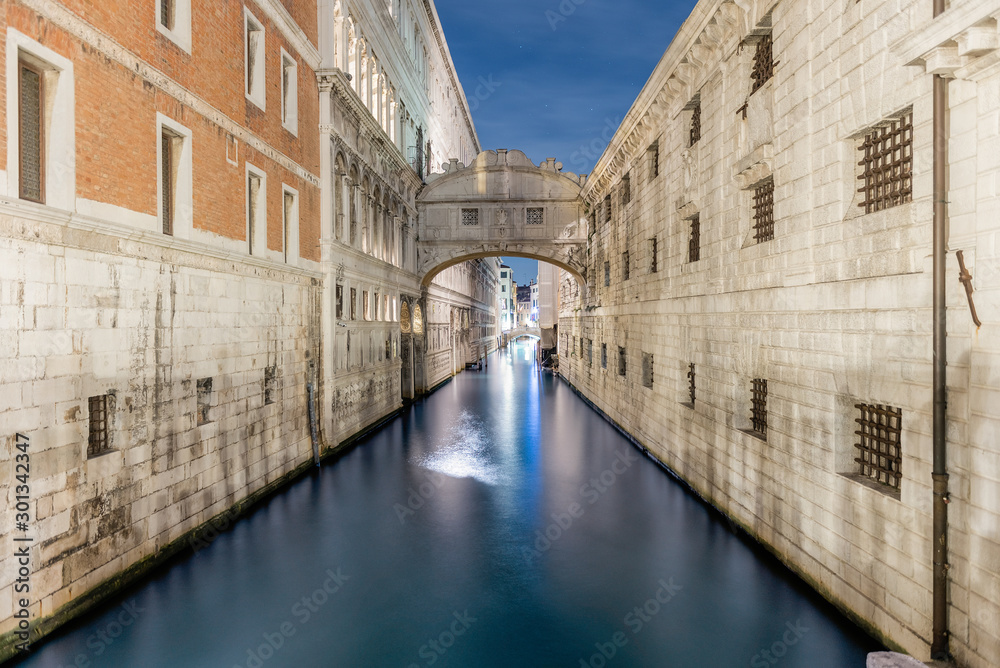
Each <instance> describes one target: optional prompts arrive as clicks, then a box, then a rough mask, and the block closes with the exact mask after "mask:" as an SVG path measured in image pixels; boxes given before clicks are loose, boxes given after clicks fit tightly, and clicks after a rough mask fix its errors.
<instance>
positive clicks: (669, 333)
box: [559, 0, 1000, 668]
mask: <svg viewBox="0 0 1000 668" xmlns="http://www.w3.org/2000/svg"><path fill="white" fill-rule="evenodd" d="M741 8H742V9H741ZM746 9H748V10H749V11H744V10H746ZM930 9H931V8H930V4H929V3H924V2H903V3H902V4H900V3H884V2H868V1H866V0H862V2H859V3H854V2H850V3H848V4H847V5H844V6H841V5H836V6H834V5H830V6H829V7H827V8H825V9H823V10H817V9H816V8H815V7H812V6H809V5H808V3H805V2H798V1H794V0H793V1H790V2H781V3H777V4H774V3H750V4H745V3H739V5H736V4H732V3H728V2H727V3H719V2H702V3H700V4H699V5H698V6H697V7H696V8H695V10H694V12H693V14H692V16H691V18H690V19H689V20H688V22H687V23H686V24H685V26H684V27H683V28H682V30H681V32H680V34H679V35H678V37H677V38H676V39H675V40H674V42H673V43H672V44H671V47H670V49H669V50H668V51H667V53H666V55H665V56H664V59H663V61H662V62H661V63H660V65H659V66H658V68H657V70H656V71H655V72H654V74H653V76H652V78H651V80H650V82H649V84H648V85H647V87H646V89H645V91H644V93H643V94H642V95H641V96H640V98H639V100H638V101H637V102H636V104H635V106H634V107H633V109H632V111H631V112H630V113H629V115H628V116H627V117H626V119H625V121H624V123H623V125H622V127H621V128H620V129H619V132H618V136H616V138H615V139H614V140H613V141H612V147H613V149H612V150H609V151H608V152H607V153H606V154H605V156H604V157H603V158H602V159H601V162H600V163H599V164H598V166H597V168H596V169H595V172H594V174H593V175H592V176H591V178H590V181H589V182H588V185H587V187H586V188H585V190H584V195H585V197H587V199H588V202H589V204H590V207H591V213H592V237H591V247H590V262H591V263H590V266H589V267H588V277H589V278H590V287H591V291H590V293H589V295H583V296H581V295H580V294H579V292H578V291H576V289H575V286H573V285H572V284H570V283H568V282H567V281H566V280H564V281H563V293H562V311H561V317H560V326H559V331H560V339H561V340H560V352H561V365H560V371H561V372H562V373H563V375H564V376H565V377H566V379H567V380H568V381H569V382H570V383H572V384H573V385H574V386H575V387H577V388H578V389H579V390H580V391H581V392H582V393H583V394H584V395H585V396H586V397H587V398H588V399H590V400H591V401H593V402H594V403H595V404H596V405H597V406H598V407H599V408H600V409H601V410H603V411H604V412H605V413H607V414H608V415H609V416H610V418H611V419H612V420H614V421H615V422H617V423H618V424H619V425H621V426H622V427H623V428H624V429H626V430H627V431H629V432H630V433H631V434H633V435H634V436H635V437H636V438H637V439H638V440H639V441H640V442H642V443H643V444H644V445H645V446H646V447H647V448H649V450H650V451H651V452H652V453H653V454H655V455H656V456H657V457H658V458H660V459H661V460H662V461H663V462H665V463H666V464H667V465H668V466H670V467H671V468H672V469H673V470H675V471H677V472H678V473H679V474H680V475H681V476H682V477H683V478H684V479H685V480H686V481H687V482H688V483H690V484H691V485H692V487H693V488H694V489H695V490H696V491H697V492H698V493H700V494H702V495H703V496H705V497H706V498H707V499H709V500H710V501H711V502H712V503H714V504H716V505H717V506H718V507H719V508H721V509H722V510H724V511H725V512H726V513H727V514H729V515H730V516H731V517H733V518H734V519H735V520H736V521H737V522H738V523H740V524H741V525H742V526H744V527H745V528H746V529H747V530H748V531H749V532H750V533H751V534H752V535H754V536H755V537H757V538H758V539H759V540H761V541H762V542H764V543H765V544H767V545H768V546H770V547H771V548H772V549H773V550H774V551H775V552H776V553H777V554H778V555H780V556H781V558H782V559H783V560H785V561H786V562H787V563H788V564H789V565H790V566H791V567H792V568H793V569H795V570H796V571H797V572H799V573H800V574H802V575H803V576H804V577H805V578H806V579H807V580H808V581H810V582H811V583H812V584H813V585H814V586H816V587H817V588H818V589H819V590H820V591H821V592H823V593H824V595H826V596H827V597H829V598H830V599H831V600H833V601H835V602H837V604H838V605H840V606H842V607H843V608H844V609H845V610H847V611H849V612H851V613H853V614H854V615H856V616H857V617H858V618H859V619H860V620H863V623H864V624H866V625H868V626H869V628H871V629H872V630H873V631H874V632H875V633H877V634H879V635H881V636H882V637H883V638H884V639H885V640H886V641H887V642H889V643H892V644H895V645H896V646H900V647H902V648H904V649H906V650H907V651H909V652H911V653H913V654H915V655H916V656H917V657H919V658H923V659H926V658H928V655H929V643H930V636H931V595H932V588H931V584H932V583H931V566H932V558H931V542H932V541H931V500H932V494H931V456H932V441H931V399H932V393H931V275H930V268H931V262H930V254H931V210H932V187H931V168H932V158H931V155H932V137H931V132H932V129H931V118H932V107H931V93H930V89H931V77H930V76H929V75H927V74H925V72H924V70H923V68H922V67H919V65H920V64H921V63H922V62H923V61H922V60H920V59H919V58H918V57H920V56H923V54H925V53H927V52H928V51H929V50H930V49H931V48H933V47H935V46H937V45H938V43H939V42H946V41H947V40H949V39H955V40H957V41H956V42H955V43H958V44H960V45H963V44H968V39H971V38H970V37H969V35H974V34H976V33H975V30H973V31H972V32H971V33H970V32H969V29H970V28H974V27H975V26H976V25H979V26H984V27H985V30H987V32H989V33H990V35H991V37H990V40H988V42H989V43H990V44H993V45H995V44H996V23H995V21H994V20H993V19H991V18H989V17H990V16H996V15H997V14H1000V6H998V5H997V4H996V3H971V2H969V3H953V4H952V5H951V8H950V9H949V10H948V12H946V14H945V15H944V16H942V17H941V18H940V19H937V20H936V22H937V23H936V25H937V28H936V29H935V26H934V25H932V24H934V23H935V21H932V19H931V16H930ZM990 31H991V32H990ZM765 33H771V34H772V36H773V59H774V61H777V63H778V64H777V66H776V67H775V70H774V76H773V77H772V78H771V79H770V80H769V81H767V82H766V83H765V84H764V85H763V87H761V88H760V89H759V90H757V91H756V92H753V93H752V94H751V78H750V70H751V67H752V61H753V57H754V54H755V41H756V40H757V39H759V35H762V34H765ZM962 48H965V47H962ZM967 53H968V54H969V55H966V56H965V59H964V60H962V59H956V60H955V61H954V62H955V63H957V65H956V69H955V70H953V71H952V74H954V76H956V77H957V78H956V80H955V81H953V82H952V83H951V84H950V100H949V106H950V119H949V124H948V131H949V135H950V139H949V144H948V148H949V160H950V167H949V188H950V193H949V198H948V199H949V202H950V204H949V216H950V240H949V247H950V251H952V252H950V253H949V256H948V267H947V274H948V294H947V299H948V306H949V309H948V322H949V337H950V338H949V353H948V354H949V370H948V392H949V397H948V405H949V408H948V410H949V422H948V449H949V472H950V474H951V481H950V491H951V504H950V505H949V513H950V520H951V526H950V534H949V540H950V555H949V561H950V564H951V568H950V571H949V578H950V593H949V600H950V607H949V617H950V621H949V624H950V633H951V648H952V651H953V653H954V654H955V656H956V657H957V659H958V661H959V663H960V664H961V665H967V666H976V667H982V668H985V667H986V666H995V665H998V664H1000V631H998V629H1000V625H998V623H997V620H998V619H1000V575H998V573H1000V570H998V567H997V564H998V563H1000V561H998V560H1000V450H998V446H997V443H998V439H997V435H998V434H1000V413H998V411H997V406H998V405H1000V379H998V377H997V373H996V369H998V368H1000V366H998V363H1000V358H998V355H997V349H998V341H1000V339H998V338H997V336H996V330H997V327H998V325H1000V291H998V289H997V287H996V285H997V281H996V280H995V279H996V277H997V276H998V274H1000V272H998V269H1000V257H998V246H997V243H996V240H997V238H998V236H1000V224H998V223H997V217H996V210H997V208H996V187H995V186H996V181H997V176H998V157H997V150H996V149H997V145H996V144H997V141H1000V140H998V139H997V123H998V118H1000V99H998V98H997V96H996V95H995V91H996V90H997V89H998V86H1000V68H998V66H997V58H996V51H995V50H991V49H984V50H977V51H967ZM914 60H916V64H917V65H918V66H917V67H913V66H907V65H908V64H909V63H911V62H914ZM699 104H700V115H701V118H700V133H701V136H700V138H699V139H697V141H695V142H694V144H693V145H692V142H691V126H692V116H693V115H694V109H695V107H696V106H698V105H699ZM911 109H912V114H913V156H914V158H913V163H912V169H913V181H912V183H913V196H912V201H911V202H908V203H904V204H900V205H898V206H893V207H891V208H888V209H886V210H884V211H878V212H874V213H868V214H865V213H864V210H863V209H862V208H860V207H859V206H858V205H859V203H860V202H861V196H860V195H859V194H858V192H857V190H858V188H859V186H860V181H859V180H858V176H859V174H860V167H859V166H858V164H857V163H858V161H859V159H860V157H861V156H863V153H862V152H860V151H859V150H858V148H859V145H860V143H861V142H862V141H863V138H864V136H865V135H866V134H867V133H869V132H870V131H871V130H872V129H873V128H876V127H879V126H881V125H883V124H885V123H886V122H887V121H889V120H891V119H894V118H898V117H899V115H900V114H902V113H903V112H905V111H908V110H911ZM656 148H658V150H659V161H658V164H657V163H656V162H654V160H653V156H654V150H655V149H656ZM654 165H655V166H657V167H658V171H657V170H656V169H655V168H654ZM626 176H628V178H627V179H626V178H625V177H626ZM768 179H770V180H771V181H772V182H773V184H774V225H775V226H774V239H773V240H771V241H763V242H761V243H757V241H756V239H755V238H754V229H753V212H754V209H753V201H752V195H753V193H754V189H755V187H756V186H759V185H761V184H763V183H766V182H767V180H768ZM626 182H627V183H628V185H627V186H626ZM626 190H630V192H628V193H627V192H626ZM606 196H610V199H609V200H607V202H608V203H610V207H611V213H610V216H608V215H607V205H606V200H605V197H606ZM695 216H698V218H699V224H700V230H699V232H700V244H699V254H700V258H699V259H697V260H692V259H691V257H690V255H689V252H690V243H691V237H692V220H693V219H694V217H695ZM653 239H655V240H656V242H655V249H656V251H655V252H656V262H655V267H656V268H655V270H654V269H653V266H654V263H653V252H654V250H653V249H654V243H653V241H652V240H653ZM959 249H961V250H964V253H965V259H966V263H967V264H968V265H969V268H970V270H971V272H972V273H973V275H974V276H975V279H974V281H973V285H974V287H975V289H976V292H975V294H974V299H975V300H976V304H977V306H978V310H979V316H980V318H981V319H982V322H983V326H982V327H981V328H979V329H977V328H976V327H975V325H974V324H973V323H972V319H971V317H970V311H969V306H968V303H967V300H966V296H965V292H964V289H963V286H962V285H961V284H960V283H959V282H958V280H957V277H958V275H959V267H958V264H957V261H956V256H955V253H954V251H956V250H959ZM626 252H627V253H628V256H627V258H626V256H625V253H626ZM625 262H628V270H627V278H626V268H625V266H624V265H625ZM605 263H607V269H605ZM606 271H607V282H608V285H607V286H606V285H605V272H606ZM564 277H565V275H564ZM602 346H606V367H605V366H602ZM620 352H621V354H622V355H623V357H624V364H623V367H622V368H621V372H622V373H619V354H620ZM690 364H694V365H695V385H696V390H695V395H696V396H695V400H694V403H693V404H692V403H690V401H691V398H690V392H689V378H688V371H689V369H690V367H689V365H690ZM644 367H646V368H644ZM649 370H651V371H652V374H651V378H650V377H649V376H647V374H645V373H644V372H645V371H649ZM755 378H760V379H765V380H767V382H768V395H767V404H766V411H767V436H766V440H763V439H761V438H758V437H757V436H755V435H753V434H751V433H749V432H750V430H751V427H752V425H751V381H752V380H753V379H755ZM859 402H864V403H877V404H885V405H889V406H893V407H896V408H900V409H901V410H902V435H901V443H902V465H901V470H902V481H901V484H900V488H899V490H898V491H895V490H892V489H890V488H888V487H887V486H885V485H879V484H876V483H873V482H865V481H864V480H863V479H862V478H861V476H859V475H857V472H858V468H857V464H856V463H855V461H854V458H855V457H856V453H857V451H856V449H855V447H854V444H855V443H856V442H857V441H856V436H855V430H856V429H857V425H856V424H855V422H854V421H855V418H857V417H858V414H859V411H858V409H856V408H855V404H857V403H859Z"/></svg>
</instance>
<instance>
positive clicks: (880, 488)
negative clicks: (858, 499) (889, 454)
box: [838, 473, 902, 501]
mask: <svg viewBox="0 0 1000 668" xmlns="http://www.w3.org/2000/svg"><path fill="white" fill-rule="evenodd" d="M838 475H840V476H841V477H843V478H847V479H848V480H851V481H853V482H856V483H858V484H860V485H862V486H864V487H867V488H868V489H870V490H872V491H875V492H878V493H879V494H882V495H883V496H887V497H889V498H890V499H895V500H896V501H900V500H901V497H902V493H901V491H900V490H899V489H896V488H895V487H890V486H889V485H885V484H883V483H880V482H876V481H874V480H872V479H871V478H869V477H868V476H864V475H861V474H860V473H840V474H838Z"/></svg>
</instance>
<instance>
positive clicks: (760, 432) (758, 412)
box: [750, 378, 767, 441]
mask: <svg viewBox="0 0 1000 668" xmlns="http://www.w3.org/2000/svg"><path fill="white" fill-rule="evenodd" d="M750 424H751V429H752V431H753V433H754V435H756V436H759V437H760V438H762V439H764V440H765V441H766V440H767V381H766V380H764V379H762V378H754V379H753V381H752V383H751V385H750Z"/></svg>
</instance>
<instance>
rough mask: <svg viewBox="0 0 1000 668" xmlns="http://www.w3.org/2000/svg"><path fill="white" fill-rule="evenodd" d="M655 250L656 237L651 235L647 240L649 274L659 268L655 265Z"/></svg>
mask: <svg viewBox="0 0 1000 668" xmlns="http://www.w3.org/2000/svg"><path fill="white" fill-rule="evenodd" d="M657 250H658V249H657V243H656V237H653V238H652V239H650V240H649V254H650V260H649V273H651V274H655V273H656V272H657V271H658V270H659V267H658V265H657V260H658V258H657Z"/></svg>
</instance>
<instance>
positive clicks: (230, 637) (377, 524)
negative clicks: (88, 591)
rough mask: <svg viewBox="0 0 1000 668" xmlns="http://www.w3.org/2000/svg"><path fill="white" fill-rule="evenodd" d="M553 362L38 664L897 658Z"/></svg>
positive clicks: (52, 646)
mask: <svg viewBox="0 0 1000 668" xmlns="http://www.w3.org/2000/svg"><path fill="white" fill-rule="evenodd" d="M533 354H534V346H533V344H528V343H524V344H517V345H515V346H512V348H511V349H510V350H508V351H506V352H503V353H500V354H498V355H494V356H493V357H492V358H491V359H490V364H489V367H488V369H486V370H484V371H481V372H476V371H472V372H467V373H463V374H461V375H460V376H459V377H457V378H456V379H454V380H453V381H452V382H451V383H449V384H448V385H446V386H444V387H443V388H441V389H440V390H439V391H438V392H437V393H435V394H434V395H432V396H431V397H429V398H428V399H426V400H424V401H422V402H420V403H418V404H416V405H414V406H413V407H412V408H411V409H410V410H409V411H408V412H407V413H406V414H405V415H404V416H402V417H401V418H400V419H397V420H395V421H393V422H392V423H390V424H389V425H388V426H387V427H385V428H384V429H382V430H381V431H379V432H378V433H377V434H374V435H373V436H371V437H369V438H368V439H366V440H365V441H364V442H363V443H361V444H360V446H359V447H358V448H357V449H355V450H354V451H352V452H351V453H349V454H347V455H346V456H344V457H343V458H342V459H340V460H339V461H336V462H333V463H329V464H327V465H325V466H324V467H323V469H322V470H321V472H320V473H319V474H318V475H316V476H313V477H310V478H307V479H304V480H302V481H300V482H298V483H297V484H295V485H294V486H292V487H291V488H290V489H288V490H287V491H285V492H283V493H282V494H281V495H279V496H278V497H276V498H274V499H272V500H271V501H269V502H268V503H266V504H264V505H263V506H261V507H260V508H259V509H258V510H256V511H255V512H254V513H253V514H252V515H251V516H249V517H247V518H245V519H244V520H241V521H240V522H238V523H237V524H236V525H235V526H234V527H233V529H232V530H230V531H228V532H226V533H225V534H223V535H221V536H220V537H219V538H217V539H216V540H215V541H214V542H212V544H211V545H210V546H208V547H206V548H204V549H202V550H199V551H197V552H193V551H192V552H188V553H186V555H185V556H184V557H183V558H182V559H180V560H179V561H178V562H177V563H175V564H174V565H173V566H172V567H171V568H170V569H169V570H164V571H161V572H159V573H158V574H157V575H156V576H155V577H153V578H152V579H150V580H148V581H147V582H145V583H144V584H143V585H141V586H139V587H136V588H134V589H132V590H130V591H127V592H125V593H124V594H123V595H122V596H121V597H119V598H118V599H117V600H114V601H111V602H110V603H109V604H108V605H107V606H104V607H103V608H102V609H101V610H99V611H97V612H95V613H91V614H89V615H88V617H87V619H85V620H83V621H80V622H78V623H76V624H74V625H73V626H72V627H70V628H68V629H67V630H66V631H64V632H62V633H60V634H59V635H58V636H57V637H55V638H53V639H52V640H51V641H50V642H48V643H45V644H44V645H42V646H40V647H38V651H37V653H36V654H34V655H33V656H32V657H31V658H30V659H29V660H28V661H26V662H25V665H28V666H33V667H34V666H64V665H66V666H69V665H88V666H94V667H97V666H115V667H118V666H143V667H146V666H149V667H151V668H153V667H158V666H164V667H166V666H170V667H173V666H223V667H225V668H229V667H234V666H242V667H244V668H254V667H256V668H263V667H267V668H270V667H271V666H295V667H300V666H308V667H311V666H336V667H340V666H344V667H349V668H359V667H368V666H392V667H396V668H399V667H404V668H413V667H414V666H417V667H423V666H432V665H433V666H457V667H462V668H466V667H473V668H494V667H495V668H501V667H503V668H507V667H511V666H516V667H522V666H524V667H534V666H537V667H539V668H549V667H551V666H566V667H567V668H580V667H581V666H582V667H584V668H586V666H594V667H596V666H607V667H608V668H617V667H619V666H656V667H658V668H659V667H665V666H678V667H685V668H686V667H691V666H695V667H698V666H706V667H709V668H714V667H729V666H753V665H769V666H771V665H774V666H779V667H780V668H785V667H792V666H801V667H808V668H824V667H829V668H843V667H846V666H859V667H860V666H863V665H864V663H865V654H866V652H867V651H868V650H871V649H877V648H878V646H877V644H876V643H874V642H873V641H872V640H871V639H870V638H868V637H867V636H865V635H864V634H863V633H861V632H860V631H858V629H857V628H855V627H854V626H852V625H851V624H850V623H849V622H847V621H846V620H845V619H844V618H843V617H842V616H840V615H839V614H837V613H836V612H835V611H834V610H832V609H831V608H830V606H828V605H826V604H825V603H824V602H823V601H821V600H819V599H818V598H817V597H816V596H815V595H814V594H812V593H811V592H810V591H809V590H808V589H807V588H806V587H805V586H803V585H802V584H801V583H800V582H798V581H797V580H796V579H794V578H792V577H790V576H789V575H788V573H787V572H786V571H785V570H784V569H783V568H782V567H781V566H780V565H779V564H777V563H776V562H775V561H774V560H773V559H772V558H771V557H769V556H768V555H766V554H763V553H762V552H760V551H759V550H755V549H753V548H752V547H751V546H749V545H747V544H746V543H744V542H743V541H742V540H741V539H740V538H738V537H737V536H735V535H733V533H731V532H730V531H729V530H728V528H727V525H726V523H725V522H721V521H720V520H719V519H718V518H717V517H716V516H714V515H713V514H712V513H711V512H709V511H708V510H707V509H706V507H705V506H703V505H702V504H701V503H699V502H698V501H696V500H695V499H693V498H692V497H691V496H690V495H689V494H687V493H686V492H685V491H684V490H683V489H682V488H680V487H679V486H678V485H677V484H676V483H675V482H674V481H673V480H672V479H671V478H670V477H669V476H667V475H666V474H664V472H663V471H662V470H661V469H660V468H659V467H657V466H656V465H655V464H654V463H652V462H651V461H649V460H648V459H646V458H644V457H641V456H638V451H636V450H635V449H634V448H633V447H632V445H631V444H630V443H629V442H628V441H626V440H625V439H624V438H623V437H622V436H621V435H620V434H619V433H618V432H616V431H615V430H614V428H613V427H612V426H611V425H610V424H609V423H607V422H606V421H605V420H603V419H601V418H600V417H599V416H598V415H597V414H596V413H594V411H592V410H591V409H590V408H589V407H587V405H586V404H584V403H583V402H582V401H581V400H580V399H579V398H577V397H576V396H575V395H573V393H572V391H571V390H570V389H569V388H568V387H567V386H566V385H565V384H564V383H563V382H562V381H560V380H558V379H554V378H553V377H552V376H551V375H550V374H546V373H542V372H540V371H539V370H538V368H537V367H536V366H535V365H534V364H533V362H532V360H533ZM129 602H132V603H134V605H135V606H136V609H137V610H140V612H139V613H138V614H137V615H136V619H135V621H134V623H132V624H130V625H129V626H128V628H126V629H119V631H120V632H119V633H118V634H117V635H116V637H115V638H113V639H112V640H113V642H110V643H104V642H103V641H100V642H99V643H98V642H97V641H91V639H92V638H97V637H99V634H101V633H107V630H108V629H109V625H112V624H114V623H115V620H116V616H117V615H119V614H121V609H122V608H121V606H123V605H125V604H127V603H129ZM306 613H308V614H306ZM110 628H115V627H113V626H111V627H110ZM786 636H787V638H788V639H789V640H791V639H794V640H795V642H794V643H785V640H784V639H785V638H786ZM776 643H783V645H782V646H780V647H778V649H779V650H780V651H781V656H780V660H779V661H778V662H777V663H773V662H771V661H770V660H769V659H767V658H765V655H764V654H763V653H764V652H771V651H772V649H773V648H774V647H775V646H776V645H775V644H776ZM98 648H99V649H100V652H99V653H98V651H97V649H98ZM776 656H777V654H775V653H770V654H767V657H771V658H775V657H776ZM755 662H756V663H755ZM761 662H763V663H761Z"/></svg>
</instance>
